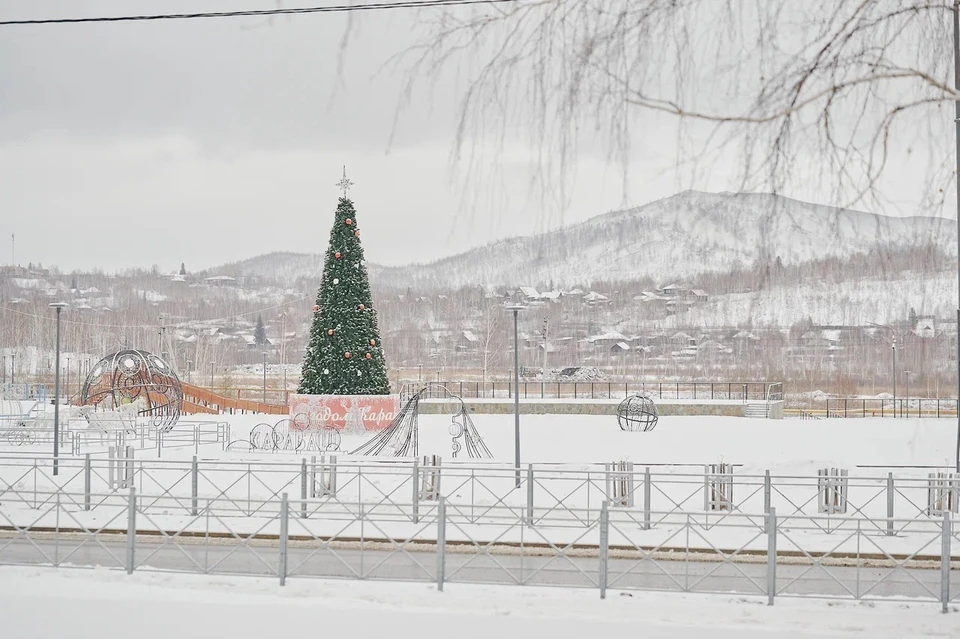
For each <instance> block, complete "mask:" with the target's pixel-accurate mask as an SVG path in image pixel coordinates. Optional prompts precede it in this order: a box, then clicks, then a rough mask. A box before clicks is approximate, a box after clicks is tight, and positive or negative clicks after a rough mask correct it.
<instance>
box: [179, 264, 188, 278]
mask: <svg viewBox="0 0 960 639" xmlns="http://www.w3.org/2000/svg"><path fill="white" fill-rule="evenodd" d="M186 274H187V267H186V266H184V264H183V262H180V275H186Z"/></svg>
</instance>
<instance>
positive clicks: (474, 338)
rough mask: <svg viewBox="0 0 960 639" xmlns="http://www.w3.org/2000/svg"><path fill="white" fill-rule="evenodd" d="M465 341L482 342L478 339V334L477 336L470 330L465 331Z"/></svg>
mask: <svg viewBox="0 0 960 639" xmlns="http://www.w3.org/2000/svg"><path fill="white" fill-rule="evenodd" d="M463 339H465V340H467V341H468V342H479V341H480V338H479V337H477V336H476V334H475V333H474V332H473V331H469V330H467V331H463Z"/></svg>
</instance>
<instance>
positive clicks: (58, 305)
mask: <svg viewBox="0 0 960 639" xmlns="http://www.w3.org/2000/svg"><path fill="white" fill-rule="evenodd" d="M66 307H67V303H66V302H54V303H52V304H50V308H55V309H57V350H56V360H57V361H56V369H55V372H54V378H53V379H54V382H53V474H54V475H57V474H59V472H60V464H59V460H58V456H59V455H60V312H61V311H62V310H63V309H65V308H66Z"/></svg>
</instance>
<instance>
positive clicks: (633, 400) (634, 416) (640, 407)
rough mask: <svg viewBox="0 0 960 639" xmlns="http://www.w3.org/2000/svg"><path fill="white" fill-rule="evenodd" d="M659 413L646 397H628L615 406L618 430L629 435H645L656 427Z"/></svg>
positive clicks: (651, 401)
mask: <svg viewBox="0 0 960 639" xmlns="http://www.w3.org/2000/svg"><path fill="white" fill-rule="evenodd" d="M658 421H660V411H659V410H657V405H656V404H654V403H653V400H652V399H650V398H649V397H647V396H646V395H630V396H629V397H627V398H626V399H624V400H623V401H622V402H620V405H619V406H617V423H618V424H620V430H625V431H627V432H631V433H646V432H649V431H651V430H653V429H654V428H656V427H657V422H658Z"/></svg>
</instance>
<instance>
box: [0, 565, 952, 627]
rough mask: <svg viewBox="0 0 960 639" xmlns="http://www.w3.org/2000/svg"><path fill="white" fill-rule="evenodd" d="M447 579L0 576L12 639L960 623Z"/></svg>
mask: <svg viewBox="0 0 960 639" xmlns="http://www.w3.org/2000/svg"><path fill="white" fill-rule="evenodd" d="M595 594H596V593H595V592H590V591H581V590H559V589H542V588H522V589H519V588H515V587H503V586H467V585H458V584H451V585H448V587H447V589H446V591H445V592H443V593H438V592H437V591H436V589H435V588H434V587H433V586H431V585H427V584H397V583H377V582H357V581H339V582H331V581H305V580H301V581H300V582H291V583H290V584H288V586H286V587H285V588H282V589H281V588H280V587H279V586H277V584H276V582H275V581H274V580H272V579H271V580H265V579H253V578H244V577H226V576H222V577H220V576H218V577H211V576H200V575H172V574H156V573H154V574H147V573H139V574H134V575H126V574H123V573H117V572H107V571H98V570H92V571H86V570H83V571H81V570H54V569H47V568H12V567H4V568H0V623H2V628H3V636H6V637H30V638H31V639H33V638H37V639H39V638H46V637H61V638H63V637H67V638H69V639H112V638H113V637H137V639H169V638H170V637H177V638H178V639H193V638H201V637H202V638H203V639H210V638H211V637H224V638H229V639H264V638H267V637H305V636H333V637H344V636H349V637H360V638H366V637H376V638H377V639H384V638H393V637H396V638H398V639H405V638H407V637H417V638H418V639H419V638H424V639H432V638H434V637H443V638H444V639H449V638H451V637H455V638H456V639H494V638H496V639H507V638H512V637H523V638H524V639H531V638H536V637H544V638H548V639H584V637H596V636H607V637H618V636H619V637H629V636H642V637H645V638H658V639H661V638H662V639H667V638H669V639H700V638H701V637H710V638H711V639H761V638H763V639H766V638H768V637H778V638H784V639H789V638H804V639H807V638H818V637H820V638H826V637H863V638H867V637H869V638H870V639H886V638H897V639H902V638H904V637H951V636H954V637H955V636H956V631H957V629H958V628H960V614H958V613H957V612H953V613H951V614H946V615H943V614H940V613H939V607H938V606H936V605H933V604H888V603H878V604H856V603H852V602H850V603H846V602H832V603H830V604H828V603H826V602H822V601H806V600H785V601H783V602H778V604H777V605H776V606H774V607H767V606H765V605H762V604H761V603H760V602H758V601H757V600H744V599H740V598H737V597H731V596H716V595H672V594H657V593H634V594H633V596H629V597H623V596H617V597H612V598H610V599H608V600H606V601H600V600H599V599H597V597H596V596H595Z"/></svg>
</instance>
